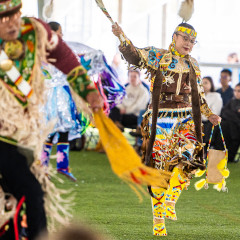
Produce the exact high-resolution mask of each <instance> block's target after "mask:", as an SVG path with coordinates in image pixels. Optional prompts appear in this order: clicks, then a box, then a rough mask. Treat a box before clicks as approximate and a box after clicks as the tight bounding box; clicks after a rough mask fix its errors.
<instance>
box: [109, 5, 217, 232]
mask: <svg viewBox="0 0 240 240" xmlns="http://www.w3.org/2000/svg"><path fill="white" fill-rule="evenodd" d="M188 4H190V5H191V6H192V4H193V1H186V2H184V3H183V5H182V9H181V10H180V13H179V14H180V15H181V16H182V12H183V11H185V10H187V9H184V7H185V6H186V5H188ZM189 11H190V12H191V13H192V9H191V8H190V9H189V10H188V12H189ZM185 12H186V11H185ZM190 15H191V14H190ZM182 17H183V18H184V20H185V21H187V20H189V19H190V17H189V16H186V15H185V16H182ZM112 31H113V33H114V34H115V35H116V36H117V37H119V39H120V41H121V45H120V47H119V49H120V51H121V53H122V54H123V56H124V58H125V59H126V60H127V62H128V63H129V64H132V65H134V66H135V67H137V68H140V69H146V70H147V71H148V73H149V75H150V76H151V93H152V102H151V103H150V104H149V107H148V111H147V112H146V113H145V116H144V119H143V122H142V135H143V145H142V150H143V161H144V162H145V164H146V165H149V166H152V167H154V168H158V169H162V170H165V171H170V172H172V177H171V179H170V182H169V186H168V189H167V190H166V189H164V188H151V187H149V191H150V194H151V195H152V211H153V234H154V235H157V236H166V235H167V231H166V227H165V218H167V219H171V220H177V216H176V212H175V204H176V202H177V200H178V198H179V196H180V194H181V192H182V190H183V188H184V187H185V186H186V185H187V184H188V182H189V179H190V178H191V175H192V174H193V173H194V172H195V171H196V169H198V168H200V169H204V168H205V164H204V161H203V143H202V129H201V113H202V114H204V115H205V116H206V117H207V118H208V120H209V121H210V122H211V123H212V124H214V125H217V124H218V122H220V121H221V118H220V117H219V116H217V115H215V114H213V113H212V112H211V110H210V108H209V107H208V105H207V103H206V100H205V98H204V90H203V87H202V79H201V76H200V69H199V65H198V63H197V61H196V60H195V59H194V58H192V57H191V56H190V55H189V54H190V52H191V51H192V48H193V46H194V45H195V43H196V37H197V32H196V31H195V29H194V28H193V26H191V25H189V24H187V23H186V22H185V23H181V24H179V25H178V26H177V27H176V29H175V31H174V33H173V36H172V43H171V44H170V46H169V49H168V50H165V49H158V48H155V47H147V48H143V49H139V48H136V47H135V46H134V45H133V44H132V42H131V41H130V40H129V39H128V38H127V37H126V36H125V34H124V33H123V31H122V29H121V28H120V27H119V26H118V24H117V23H116V24H114V25H113V26H112ZM121 36H122V37H121ZM123 38H124V39H123Z"/></svg>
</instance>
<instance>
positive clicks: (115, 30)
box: [112, 23, 123, 37]
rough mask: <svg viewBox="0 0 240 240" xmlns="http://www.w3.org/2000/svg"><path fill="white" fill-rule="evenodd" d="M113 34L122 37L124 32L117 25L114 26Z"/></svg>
mask: <svg viewBox="0 0 240 240" xmlns="http://www.w3.org/2000/svg"><path fill="white" fill-rule="evenodd" d="M112 32H113V34H114V35H115V36H117V37H120V35H123V30H122V28H121V27H120V26H119V25H118V24H117V23H115V24H114V25H112Z"/></svg>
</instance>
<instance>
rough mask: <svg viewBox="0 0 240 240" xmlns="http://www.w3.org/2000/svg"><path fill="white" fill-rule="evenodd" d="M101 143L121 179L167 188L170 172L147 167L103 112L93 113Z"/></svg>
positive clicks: (114, 170) (113, 168)
mask: <svg viewBox="0 0 240 240" xmlns="http://www.w3.org/2000/svg"><path fill="white" fill-rule="evenodd" d="M94 120H95V124H96V127H97V128H98V130H99V135H100V139H101V142H102V145H103V147H104V149H105V151H106V153H107V156H108V159H109V162H110V164H111V167H112V170H113V172H114V173H115V174H116V175H118V176H119V177H120V178H121V179H123V180H125V181H127V182H129V183H133V184H143V185H151V186H154V187H162V188H165V189H167V187H168V182H169V179H170V177H171V173H170V172H167V171H163V170H158V169H154V168H151V167H147V166H145V165H143V164H142V163H141V159H140V157H139V156H138V155H137V153H136V152H135V151H134V149H133V148H132V146H130V145H129V143H128V142H127V140H126V138H125V137H124V136H123V134H122V133H121V131H120V130H119V129H118V127H116V126H115V124H114V123H113V122H112V121H111V120H110V119H109V118H108V117H107V116H105V114H104V113H103V111H102V110H101V111H99V112H97V113H94Z"/></svg>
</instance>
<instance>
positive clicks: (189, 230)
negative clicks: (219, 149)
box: [52, 151, 240, 240]
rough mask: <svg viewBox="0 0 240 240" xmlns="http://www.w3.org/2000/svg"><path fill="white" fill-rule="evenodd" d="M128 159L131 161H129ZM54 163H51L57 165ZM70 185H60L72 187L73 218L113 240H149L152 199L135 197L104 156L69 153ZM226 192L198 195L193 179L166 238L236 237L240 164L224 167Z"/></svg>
mask: <svg viewBox="0 0 240 240" xmlns="http://www.w3.org/2000/svg"><path fill="white" fill-rule="evenodd" d="M129 160H130V159H129ZM54 161H55V160H52V164H54V165H55V162H54ZM70 166H71V169H72V173H73V174H74V175H75V177H76V178H77V179H78V181H77V183H73V182H71V181H69V180H68V179H66V178H65V177H64V176H63V177H62V176H61V178H62V179H64V180H65V181H64V184H59V183H58V186H60V187H62V188H64V189H70V188H71V189H73V192H74V193H75V195H76V197H75V206H74V207H73V215H74V218H75V219H76V220H81V221H84V222H86V223H88V224H89V225H91V227H93V228H98V229H100V230H101V231H102V232H103V233H104V234H106V235H108V236H110V237H111V239H117V240H150V239H158V238H160V237H153V236H152V212H151V203H150V197H148V196H147V197H144V200H143V202H142V203H139V200H138V198H137V196H136V195H135V193H133V192H132V190H131V189H130V188H129V187H128V186H127V185H126V184H125V183H123V182H122V181H121V180H120V179H119V178H118V177H117V176H115V175H114V173H113V172H112V171H111V168H110V165H109V162H108V160H107V157H106V155H105V154H101V153H96V152H90V151H81V152H71V153H70ZM228 167H229V169H230V171H231V175H230V177H229V178H228V179H227V186H228V193H223V192H220V193H219V192H217V191H216V190H213V189H212V188H211V187H210V188H209V189H208V190H205V189H203V190H201V191H198V192H197V191H196V190H195V189H194V187H193V185H194V182H195V181H196V179H193V180H192V183H191V186H190V188H189V190H188V191H183V193H182V195H181V197H180V200H179V201H178V203H177V205H176V210H177V216H178V220H177V221H175V222H173V221H169V220H166V227H167V231H168V236H167V237H162V238H164V239H169V240H170V239H174V240H181V239H182V240H190V239H191V240H192V239H197V240H202V239H207V240H218V239H224V240H225V239H230V240H233V239H240V163H237V164H229V165H228Z"/></svg>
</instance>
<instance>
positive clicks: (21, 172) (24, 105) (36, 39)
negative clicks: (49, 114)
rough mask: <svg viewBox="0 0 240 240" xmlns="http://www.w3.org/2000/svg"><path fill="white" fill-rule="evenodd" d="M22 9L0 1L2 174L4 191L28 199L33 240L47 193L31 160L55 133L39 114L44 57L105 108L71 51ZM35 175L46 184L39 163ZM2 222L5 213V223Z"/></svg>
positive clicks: (42, 227) (16, 0) (15, 0)
mask: <svg viewBox="0 0 240 240" xmlns="http://www.w3.org/2000/svg"><path fill="white" fill-rule="evenodd" d="M21 6H22V2H21V0H0V44H1V48H0V96H1V98H0V152H1V159H0V173H1V178H2V179H1V184H2V185H3V188H4V191H5V192H6V191H7V192H9V193H11V194H13V196H14V197H15V198H16V199H17V201H18V202H19V201H20V200H22V198H23V197H24V198H25V203H26V215H27V224H28V239H30V240H32V239H36V238H37V236H38V235H39V234H40V232H42V231H46V214H45V209H44V199H43V191H42V189H41V186H40V183H39V182H38V181H37V179H36V178H35V176H34V175H33V173H32V172H31V171H30V168H29V166H28V164H27V161H28V160H30V161H31V162H32V161H33V159H39V154H40V152H41V148H42V144H43V141H44V139H45V138H46V134H47V133H48V132H49V131H50V130H51V129H49V128H48V127H46V128H44V126H43V124H42V123H43V118H42V116H41V113H40V111H39V107H40V106H42V105H43V104H44V98H43V94H42V93H43V89H44V81H43V76H42V74H41V62H42V61H44V60H45V61H46V62H47V60H46V57H47V58H48V61H50V60H52V59H54V61H51V63H52V64H53V65H54V66H55V67H57V68H58V69H60V70H61V71H62V72H63V73H64V74H67V80H68V81H69V83H70V85H71V87H72V88H73V89H74V91H75V92H76V94H78V95H80V96H81V97H83V98H84V99H85V100H86V101H87V102H88V103H90V106H91V107H92V109H93V110H94V111H96V110H99V109H100V108H101V107H102V105H103V104H102V98H101V97H100V95H99V94H98V93H97V90H96V89H95V87H94V85H93V84H92V82H91V81H90V80H89V78H88V76H87V74H86V70H85V69H84V68H83V67H82V66H81V64H80V63H79V62H78V60H77V59H76V57H75V55H74V54H73V52H72V51H71V50H70V49H69V48H68V47H67V45H66V44H65V43H64V42H63V41H62V39H61V38H60V37H59V36H58V35H57V34H55V33H53V32H52V31H51V29H50V28H49V26H48V25H47V24H46V23H44V22H42V21H40V20H38V19H35V18H21V12H20V8H21ZM45 130H46V131H45ZM45 132H46V134H45ZM31 170H32V171H34V173H35V175H36V176H38V179H39V181H41V180H42V182H43V183H44V184H46V183H47V181H48V180H47V178H44V175H45V174H41V172H40V170H39V168H37V166H36V161H35V163H34V164H33V165H32V167H31ZM48 189H49V188H48ZM53 197H54V196H52V197H51V199H53ZM56 197H57V196H56ZM2 203H3V202H2V201H1V202H0V204H2ZM50 208H51V206H50ZM0 209H4V207H3V208H2V207H0ZM54 209H55V208H54ZM4 217H5V216H4V212H2V211H1V216H0V220H1V221H0V222H1V223H2V221H4ZM59 217H60V215H59ZM15 234H16V233H15ZM15 237H16V239H19V238H18V237H19V236H16V235H15ZM3 239H6V238H4V235H3ZM11 239H12V238H11Z"/></svg>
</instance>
